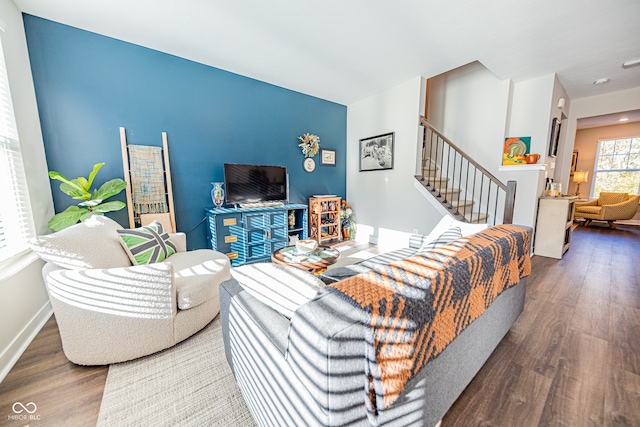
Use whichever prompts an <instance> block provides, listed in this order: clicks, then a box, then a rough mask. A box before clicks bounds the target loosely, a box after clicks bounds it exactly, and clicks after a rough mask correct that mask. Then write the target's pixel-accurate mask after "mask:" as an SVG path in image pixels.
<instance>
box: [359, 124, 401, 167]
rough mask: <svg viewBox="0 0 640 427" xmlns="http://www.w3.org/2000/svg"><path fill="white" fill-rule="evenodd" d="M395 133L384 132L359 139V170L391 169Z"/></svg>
mask: <svg viewBox="0 0 640 427" xmlns="http://www.w3.org/2000/svg"><path fill="white" fill-rule="evenodd" d="M394 136H395V133H394V132H390V133H385V134H382V135H377V136H372V137H370V138H364V139H361V140H360V172H365V171H375V170H385V169H393V140H394Z"/></svg>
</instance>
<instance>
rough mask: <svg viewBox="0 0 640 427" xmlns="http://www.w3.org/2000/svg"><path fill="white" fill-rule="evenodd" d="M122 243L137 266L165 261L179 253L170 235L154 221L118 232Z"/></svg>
mask: <svg viewBox="0 0 640 427" xmlns="http://www.w3.org/2000/svg"><path fill="white" fill-rule="evenodd" d="M118 234H119V235H120V243H121V244H122V247H123V248H124V250H125V251H126V252H127V255H129V259H131V262H132V263H134V264H135V265H145V264H151V263H154V262H161V261H164V260H165V259H166V258H168V257H170V256H171V255H173V254H174V253H176V252H177V250H176V246H175V245H174V244H173V242H172V241H171V237H169V233H167V232H166V231H164V228H162V224H160V223H159V222H158V221H153V222H152V223H151V224H149V225H143V226H142V227H140V228H135V229H133V230H118Z"/></svg>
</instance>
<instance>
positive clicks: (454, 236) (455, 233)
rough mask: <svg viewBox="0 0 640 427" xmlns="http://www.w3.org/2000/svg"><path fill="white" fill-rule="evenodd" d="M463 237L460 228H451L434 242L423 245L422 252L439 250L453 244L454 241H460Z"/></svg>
mask: <svg viewBox="0 0 640 427" xmlns="http://www.w3.org/2000/svg"><path fill="white" fill-rule="evenodd" d="M461 237H462V231H461V230H460V227H452V228H449V229H448V230H447V231H445V232H444V233H442V234H441V235H439V236H438V237H436V238H435V239H434V240H432V241H430V242H428V243H425V244H423V245H422V246H421V247H420V251H421V252H424V251H428V250H430V249H435V248H439V247H440V246H444V245H448V244H449V243H451V242H453V241H454V240H458V239H459V238H461Z"/></svg>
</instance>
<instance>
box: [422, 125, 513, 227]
mask: <svg viewBox="0 0 640 427" xmlns="http://www.w3.org/2000/svg"><path fill="white" fill-rule="evenodd" d="M420 125H421V126H423V127H424V138H423V141H422V173H421V175H416V176H415V177H416V179H417V180H418V182H419V183H420V184H421V185H422V186H424V188H425V189H427V191H428V192H429V193H430V194H431V195H432V196H433V197H435V199H436V200H437V201H438V202H439V203H440V204H441V205H442V206H443V207H444V208H445V209H446V210H447V212H448V213H449V214H450V215H452V216H453V217H454V218H456V219H457V220H459V221H465V222H471V223H483V224H484V223H488V224H492V225H496V224H501V223H502V224H511V223H512V221H513V205H514V202H515V195H516V182H515V181H508V182H507V184H504V183H502V182H501V181H500V180H499V179H498V178H496V177H495V176H493V175H492V174H491V173H490V172H489V171H487V170H486V169H485V168H483V167H482V166H481V165H480V164H478V163H477V162H476V161H475V160H473V159H472V158H471V157H470V156H469V155H467V154H466V153H464V152H463V151H462V150H461V149H460V148H458V147H457V146H456V145H455V144H453V143H452V142H451V141H449V140H448V139H447V138H446V137H444V136H443V135H442V134H441V133H440V132H439V131H438V130H436V129H435V128H434V127H433V126H432V125H431V124H429V122H427V120H426V119H425V118H424V117H421V118H420Z"/></svg>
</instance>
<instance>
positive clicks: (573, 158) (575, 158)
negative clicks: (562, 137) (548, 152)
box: [569, 151, 578, 175]
mask: <svg viewBox="0 0 640 427" xmlns="http://www.w3.org/2000/svg"><path fill="white" fill-rule="evenodd" d="M577 170H578V152H577V151H574V152H573V154H572V155H571V172H570V173H569V175H573V173H574V172H575V171H577Z"/></svg>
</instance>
